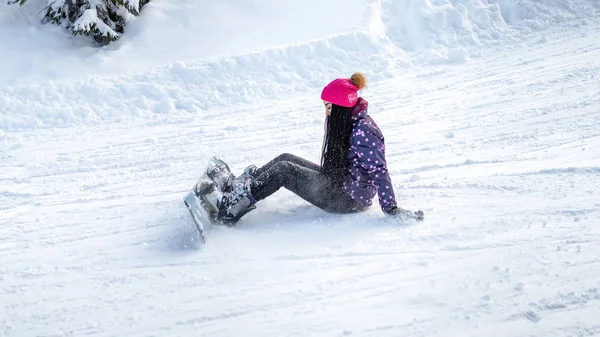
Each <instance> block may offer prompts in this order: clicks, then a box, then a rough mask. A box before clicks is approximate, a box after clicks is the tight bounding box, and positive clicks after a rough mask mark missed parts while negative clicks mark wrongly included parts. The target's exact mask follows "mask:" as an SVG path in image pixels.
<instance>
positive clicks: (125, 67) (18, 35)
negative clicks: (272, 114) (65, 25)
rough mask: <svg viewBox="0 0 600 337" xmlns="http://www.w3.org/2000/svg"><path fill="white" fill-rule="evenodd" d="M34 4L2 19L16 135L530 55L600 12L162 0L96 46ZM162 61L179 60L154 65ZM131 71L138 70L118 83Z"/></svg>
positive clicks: (586, 5) (505, 5)
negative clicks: (509, 52)
mask: <svg viewBox="0 0 600 337" xmlns="http://www.w3.org/2000/svg"><path fill="white" fill-rule="evenodd" d="M30 2H31V4H29V5H28V7H25V8H18V7H14V6H11V7H8V6H5V7H8V9H7V8H3V12H0V14H2V16H0V23H2V26H3V27H7V28H8V29H7V30H4V29H3V30H2V33H0V34H2V36H0V37H1V39H0V43H2V44H4V46H0V47H1V48H0V59H2V60H6V61H3V62H2V63H1V64H0V72H1V74H2V76H0V79H1V80H0V111H2V112H3V114H2V117H0V127H2V128H4V129H15V130H20V129H31V128H38V127H54V126H69V125H90V124H97V123H101V122H113V121H121V120H124V119H130V118H135V117H141V118H143V119H144V120H147V119H150V120H155V119H156V118H160V115H161V114H164V113H168V114H169V115H170V116H172V115H176V116H180V115H182V114H183V115H186V114H188V113H194V114H198V113H201V111H202V110H205V109H208V108H212V107H215V106H223V105H232V104H240V103H249V102H255V101H257V100H261V99H265V98H267V99H270V98H276V97H280V96H285V95H291V94H294V93H303V92H306V91H308V90H314V89H318V88H319V87H321V86H322V85H323V83H324V82H326V81H327V80H328V79H330V78H331V77H337V76H341V75H340V74H346V73H352V72H354V71H355V70H357V69H359V70H362V71H364V72H365V73H367V74H369V75H370V78H371V79H372V80H379V79H385V78H391V77H395V76H401V75H402V74H403V73H404V72H405V71H406V70H407V69H411V68H414V67H417V66H423V65H429V64H447V63H450V64H452V63H456V62H464V61H466V60H467V59H468V58H469V57H480V56H481V54H482V53H486V52H487V53H491V52H492V51H490V49H486V48H488V47H496V48H498V47H502V48H507V47H512V48H519V47H520V42H519V41H521V40H522V39H523V38H525V36H527V34H528V33H529V35H531V32H532V31H533V32H535V34H534V36H535V37H536V38H537V39H539V40H540V41H544V39H545V34H548V31H547V29H548V28H552V30H556V29H558V28H557V27H559V28H560V27H562V28H564V26H565V25H566V26H579V25H585V24H587V21H586V20H588V19H587V18H589V17H595V16H596V15H597V14H596V11H597V10H598V8H600V4H598V2H597V0H588V1H568V2H563V1H554V2H550V3H548V2H542V1H521V2H511V1H498V2H496V1H490V2H489V3H488V2H487V1H484V2H482V1H475V0H462V1H454V2H449V1H446V0H444V1H426V0H418V1H389V0H381V1H369V2H366V3H365V2H364V1H359V0H353V1H346V2H344V5H343V6H340V5H339V2H336V1H333V0H330V1H325V2H323V1H318V2H317V1H308V2H303V5H298V4H294V3H289V4H285V5H283V4H274V2H273V1H266V0H262V1H258V0H256V1H252V2H247V1H234V2H217V3H213V2H197V1H183V2H178V3H175V2H156V3H155V2H153V3H151V4H150V5H148V6H147V7H146V8H145V14H144V16H142V17H140V18H139V19H137V20H134V21H133V22H132V23H131V25H130V29H129V32H128V35H125V36H124V38H123V39H122V40H121V41H119V42H118V43H116V44H114V45H111V46H109V47H106V48H104V49H94V48H91V47H89V46H86V45H85V44H84V40H82V39H81V38H77V39H73V40H72V42H71V43H72V44H73V46H72V47H70V48H67V46H66V44H68V43H67V42H65V41H66V37H65V36H64V32H61V31H60V29H54V28H56V27H50V28H49V29H46V28H48V27H45V26H44V27H43V29H42V27H40V26H39V25H36V24H34V23H33V22H32V19H31V14H32V13H34V12H36V11H39V10H40V6H39V5H38V6H37V7H36V6H34V4H36V2H35V1H34V0H30ZM361 6H362V7H361ZM243 13H245V14H243ZM25 14H29V15H25ZM242 17H243V18H244V19H242ZM173 18H178V20H174V19H173ZM307 18H308V19H307ZM171 21H172V22H171ZM27 27H28V28H27ZM282 27H285V30H284V32H280V33H279V32H277V31H278V30H281V29H282ZM545 29H546V30H545ZM266 32H270V33H269V34H267V33H266ZM4 41H6V42H4ZM40 43H41V48H42V49H41V50H42V51H40V47H38V45H39V44H40ZM55 44H56V45H57V46H56V47H54V45H55ZM252 46H253V47H252ZM268 47H272V48H268ZM253 48H254V49H253ZM265 48H267V49H265ZM517 50H518V49H517ZM248 52H249V53H248ZM158 64H167V65H165V66H162V67H159V68H151V69H152V70H151V71H145V70H144V69H149V67H154V66H156V65H158ZM141 70H144V71H143V72H140V71H141ZM128 71H135V72H136V73H134V74H129V73H127V74H126V75H120V76H110V77H106V74H115V73H117V72H118V73H123V72H128ZM91 74H101V77H97V76H94V77H91V78H90V77H88V76H90V75H91ZM76 75H77V76H76ZM81 76H84V77H83V79H79V80H75V81H73V80H72V78H73V77H81ZM31 79H49V80H53V81H51V82H48V81H43V80H42V81H36V82H35V83H33V84H32V83H30V80H31ZM65 79H69V80H68V81H65ZM57 80H58V81H57ZM2 83H4V85H2ZM107 96H108V97H112V98H113V99H111V100H106V97H107Z"/></svg>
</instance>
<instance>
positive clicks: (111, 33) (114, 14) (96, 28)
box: [8, 0, 150, 45]
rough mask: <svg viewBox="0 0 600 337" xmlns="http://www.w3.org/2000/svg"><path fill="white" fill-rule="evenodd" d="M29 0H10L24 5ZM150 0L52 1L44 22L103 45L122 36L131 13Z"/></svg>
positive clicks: (135, 13) (49, 2)
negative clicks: (87, 37)
mask: <svg viewBox="0 0 600 337" xmlns="http://www.w3.org/2000/svg"><path fill="white" fill-rule="evenodd" d="M26 1H27V0H9V1H8V3H9V4H20V5H23V4H24V3H25V2H26ZM149 1H150V0H48V6H47V7H46V9H45V11H44V13H45V14H44V22H52V23H55V24H58V25H62V26H64V27H66V28H67V29H69V30H71V32H72V33H73V35H87V36H89V37H91V38H92V39H94V41H96V42H98V43H99V44H101V45H106V44H108V43H110V42H111V41H115V40H118V39H119V36H120V35H119V34H122V33H123V32H124V29H125V22H126V20H125V19H126V17H127V15H128V14H129V13H131V14H133V15H136V16H137V15H139V14H140V10H141V8H142V7H143V6H144V5H145V4H147V3H148V2H149Z"/></svg>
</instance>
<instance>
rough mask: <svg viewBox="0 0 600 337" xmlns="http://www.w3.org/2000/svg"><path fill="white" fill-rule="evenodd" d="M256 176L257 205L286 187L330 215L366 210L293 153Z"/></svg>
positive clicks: (278, 159)
mask: <svg viewBox="0 0 600 337" xmlns="http://www.w3.org/2000/svg"><path fill="white" fill-rule="evenodd" d="M253 176H254V182H253V183H252V186H251V191H252V195H253V196H254V198H256V200H257V201H259V200H263V199H265V198H267V197H268V196H270V195H271V194H273V193H275V192H277V190H279V189H280V188H281V187H285V188H287V189H288V190H290V191H292V192H294V193H295V194H297V195H298V196H300V197H301V198H302V199H304V200H306V201H308V202H310V203H311V204H313V205H315V206H317V207H319V208H321V209H323V210H325V211H327V212H331V213H354V212H358V211H361V210H363V209H364V207H363V206H361V205H359V204H358V203H357V202H356V201H354V200H352V199H351V198H350V197H349V196H348V195H347V194H346V193H345V192H344V191H343V190H342V187H341V186H340V185H339V184H336V183H334V182H333V181H332V180H331V179H329V178H328V177H327V176H325V175H324V174H322V173H321V167H320V166H319V165H317V164H314V163H311V162H309V161H308V160H306V159H303V158H300V157H297V156H294V155H292V154H289V153H284V154H282V155H279V156H277V157H276V158H275V159H273V160H271V161H270V162H268V163H267V164H266V165H265V166H263V167H261V168H259V169H258V170H257V171H256V172H255V173H254V174H253Z"/></svg>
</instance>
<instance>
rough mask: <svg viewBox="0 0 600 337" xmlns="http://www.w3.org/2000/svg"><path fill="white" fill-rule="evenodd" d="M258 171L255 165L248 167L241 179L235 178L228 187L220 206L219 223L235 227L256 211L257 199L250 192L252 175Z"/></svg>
mask: <svg viewBox="0 0 600 337" xmlns="http://www.w3.org/2000/svg"><path fill="white" fill-rule="evenodd" d="M256 169H257V168H256V166H254V165H250V166H248V167H246V168H245V169H244V172H243V173H242V174H241V175H240V176H239V177H237V178H235V177H234V179H233V181H232V182H231V184H230V185H229V186H227V189H226V190H225V193H224V194H223V199H222V200H221V203H220V204H219V214H218V216H217V219H218V220H219V221H221V222H223V223H224V224H226V225H228V226H233V225H235V224H236V223H237V222H238V221H239V220H240V219H241V218H242V217H243V216H244V215H246V214H247V213H248V212H250V211H252V210H254V209H256V206H255V204H256V199H254V196H252V192H251V190H250V186H251V185H252V182H253V181H254V177H253V176H252V174H253V173H255V172H256Z"/></svg>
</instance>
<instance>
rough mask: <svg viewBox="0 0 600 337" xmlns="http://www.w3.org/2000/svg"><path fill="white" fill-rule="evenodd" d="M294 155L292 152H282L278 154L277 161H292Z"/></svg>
mask: <svg viewBox="0 0 600 337" xmlns="http://www.w3.org/2000/svg"><path fill="white" fill-rule="evenodd" d="M294 157H295V156H294V155H293V154H291V153H282V154H280V155H279V156H277V161H292V160H293V158H294Z"/></svg>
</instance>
